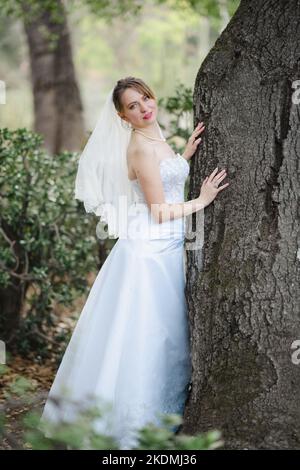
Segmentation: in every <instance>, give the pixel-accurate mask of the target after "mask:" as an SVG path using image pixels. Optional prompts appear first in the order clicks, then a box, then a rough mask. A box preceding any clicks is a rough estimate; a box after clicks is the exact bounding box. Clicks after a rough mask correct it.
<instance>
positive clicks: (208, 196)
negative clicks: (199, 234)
mask: <svg viewBox="0 0 300 470" xmlns="http://www.w3.org/2000/svg"><path fill="white" fill-rule="evenodd" d="M131 158H132V160H131V161H132V165H133V168H134V171H135V173H136V176H137V178H138V181H139V183H140V185H141V188H142V190H143V193H144V196H145V200H146V203H147V206H148V208H149V210H150V212H151V215H152V217H153V218H154V220H155V222H157V223H159V224H161V223H163V222H166V221H168V220H173V219H178V218H181V217H186V216H188V215H190V214H192V213H194V212H197V211H199V210H201V209H204V207H206V206H207V205H208V204H210V202H211V201H212V200H213V199H214V198H215V197H216V195H217V193H218V191H219V190H220V189H221V188H223V186H222V187H221V188H215V187H214V188H213V189H212V188H211V187H210V186H211V180H208V178H206V179H205V180H204V182H203V184H202V187H201V193H200V195H199V196H198V197H197V198H196V199H191V200H190V201H186V202H181V203H174V204H169V203H167V202H166V201H165V196H164V189H163V185H162V181H161V176H160V168H159V159H158V157H157V156H156V154H155V151H154V149H153V147H151V146H145V147H144V148H143V149H142V150H139V151H135V152H134V153H132V154H131ZM214 172H215V170H214ZM214 172H213V173H212V174H211V175H210V177H209V178H211V177H212V175H214ZM221 173H222V172H221ZM220 178H222V179H223V178H225V176H223V175H222V176H219V179H218V181H219V182H220V181H221V179H220ZM212 181H213V183H216V180H212ZM228 184H229V183H227V184H226V185H224V186H227V185H228Z"/></svg>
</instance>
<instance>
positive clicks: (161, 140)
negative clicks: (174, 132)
mask: <svg viewBox="0 0 300 470" xmlns="http://www.w3.org/2000/svg"><path fill="white" fill-rule="evenodd" d="M134 131H135V132H139V133H140V134H142V135H144V136H145V137H148V139H152V140H158V142H166V139H165V138H163V139H158V138H157V137H150V135H147V134H144V132H142V131H139V130H137V129H134Z"/></svg>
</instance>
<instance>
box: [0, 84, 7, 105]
mask: <svg viewBox="0 0 300 470" xmlns="http://www.w3.org/2000/svg"><path fill="white" fill-rule="evenodd" d="M0 104H6V85H5V82H4V81H3V80H0Z"/></svg>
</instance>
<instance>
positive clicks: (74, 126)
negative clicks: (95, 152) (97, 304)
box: [25, 0, 85, 154]
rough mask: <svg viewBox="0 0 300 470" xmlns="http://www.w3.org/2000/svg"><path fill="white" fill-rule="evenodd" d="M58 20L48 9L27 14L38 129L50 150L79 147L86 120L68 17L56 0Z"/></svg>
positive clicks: (71, 149) (53, 151)
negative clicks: (73, 55) (84, 118)
mask: <svg viewBox="0 0 300 470" xmlns="http://www.w3.org/2000/svg"><path fill="white" fill-rule="evenodd" d="M57 5H58V6H57V8H59V20H58V19H57V18H52V17H51V14H50V13H49V12H47V11H45V12H44V13H43V14H41V15H40V16H38V17H35V18H34V19H33V20H31V21H30V20H29V19H28V12H26V13H27V15H25V18H26V20H25V32H26V36H27V41H28V46H29V52H30V64H31V75H32V87H33V96H34V112H35V124H34V127H35V130H36V131H37V132H39V133H41V134H42V135H43V137H44V139H45V147H46V148H47V150H48V151H49V152H51V153H52V154H53V153H57V152H59V151H61V150H69V151H76V150H80V148H81V147H82V144H83V143H84V139H85V136H84V123H83V116H82V104H81V98H80V93H79V88H78V85H77V81H76V76H75V70H74V64H73V59H72V48H71V43H70V35H69V30H68V25H67V19H66V15H65V12H64V8H63V5H62V2H61V0H57Z"/></svg>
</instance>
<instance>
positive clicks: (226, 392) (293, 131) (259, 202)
mask: <svg viewBox="0 0 300 470" xmlns="http://www.w3.org/2000/svg"><path fill="white" fill-rule="evenodd" d="M299 18H300V1H299V0H289V1H284V0H276V1H275V0H251V1H246V0H242V1H241V4H240V6H239V8H238V10H237V11H236V14H235V15H234V17H233V18H232V19H231V21H230V23H229V24H228V26H227V28H226V29H225V30H224V31H223V33H222V35H221V36H220V38H219V39H218V40H217V41H216V43H215V45H214V47H213V48H212V50H211V51H210V53H209V54H208V56H207V58H206V59H205V61H204V62H203V64H202V66H201V68H200V70H199V73H198V75H197V78H196V82H195V92H194V112H195V117H196V120H195V124H196V123H197V122H198V121H199V120H204V121H205V124H206V132H205V134H204V139H203V147H202V148H201V150H200V155H196V156H195V157H194V161H193V163H192V168H191V187H190V194H189V198H194V197H196V196H197V195H198V193H199V187H200V183H201V182H202V181H203V179H204V177H205V176H207V175H209V174H210V173H211V172H212V170H213V169H214V168H215V167H216V166H218V167H219V169H222V168H226V169H227V171H228V178H226V179H225V180H223V182H222V184H224V183H225V182H227V181H229V182H230V186H228V188H226V189H225V190H224V191H222V192H221V193H220V194H219V195H218V196H217V198H216V199H215V201H214V202H213V203H212V204H211V205H209V206H208V207H207V208H206V209H205V224H204V244H203V248H202V252H201V254H202V256H201V257H200V256H199V253H197V251H187V285H186V293H187V300H188V309H189V316H190V325H191V346H192V362H193V378H192V387H191V391H190V395H189V398H188V401H187V406H186V410H185V415H184V424H183V426H182V431H183V432H187V433H190V434H194V433H196V432H203V431H207V430H210V429H219V430H221V431H222V434H223V439H224V441H225V448H234V449H244V448H251V449H260V448H269V449H278V448H283V449H287V448H294V449H296V448H297V449H299V448H300V365H298V366H297V365H295V364H294V363H293V362H292V360H291V356H292V352H293V350H292V349H291V345H292V343H293V341H294V340H297V339H300V312H299V305H300V288H299V285H300V284H299V280H300V276H299V262H300V256H299V253H300V251H299V247H300V231H299V228H300V227H299V225H300V223H299V222H300V214H299V191H300V187H299V186H300V184H299V183H300V173H299V161H298V160H299V153H300V133H299V116H300V104H298V103H299V102H300V100H299V99H298V100H297V99H295V98H296V90H295V88H294V87H295V81H296V80H300V49H299V44H300V22H299ZM298 95H300V93H298ZM298 98H299V96H298ZM199 259H202V260H203V261H202V262H201V264H200V263H199Z"/></svg>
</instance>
